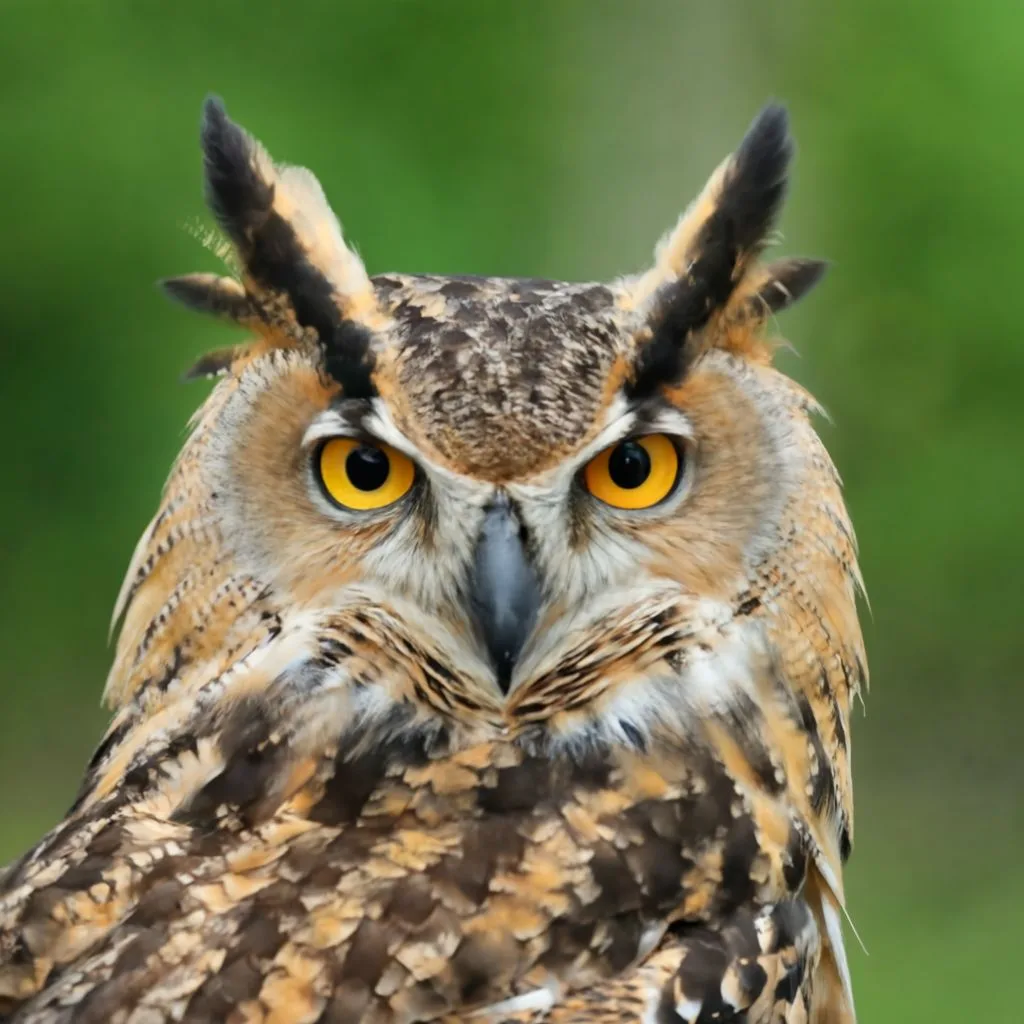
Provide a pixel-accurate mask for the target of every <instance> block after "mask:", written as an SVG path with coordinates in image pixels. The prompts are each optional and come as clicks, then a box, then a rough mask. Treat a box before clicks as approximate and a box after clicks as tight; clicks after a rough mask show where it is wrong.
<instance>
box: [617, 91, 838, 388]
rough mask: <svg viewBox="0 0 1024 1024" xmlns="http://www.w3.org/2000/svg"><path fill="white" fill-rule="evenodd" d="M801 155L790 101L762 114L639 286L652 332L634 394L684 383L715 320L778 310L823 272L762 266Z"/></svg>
mask: <svg viewBox="0 0 1024 1024" xmlns="http://www.w3.org/2000/svg"><path fill="white" fill-rule="evenodd" d="M792 156H793V142H792V139H791V137H790V134H789V120H788V116H787V114H786V111H785V109H784V108H783V107H781V106H778V105H776V104H772V105H769V106H768V107H766V108H765V109H764V110H762V111H761V113H760V114H759V115H758V116H757V118H755V120H754V122H753V124H752V125H751V126H750V129H749V130H748V131H747V134H746V135H745V136H744V138H743V141H742V142H741V143H740V145H739V148H738V149H737V150H736V152H735V153H733V155H732V156H731V157H729V158H728V159H727V160H725V161H724V162H723V163H722V164H721V165H720V166H719V167H718V169H717V170H716V171H715V173H714V174H713V175H712V176H711V179H710V180H709V181H708V183H707V185H706V186H705V187H704V190H703V192H701V194H700V196H699V197H698V198H697V200H696V201H695V202H694V203H693V204H692V205H691V206H690V208H689V209H688V210H687V211H686V213H684V214H683V216H682V217H681V218H680V220H679V222H678V224H676V226H675V228H674V229H673V230H672V231H671V232H670V233H669V234H668V235H667V236H666V237H665V238H664V239H663V240H662V242H661V243H660V244H659V246H658V250H657V253H656V257H655V264H654V266H653V267H652V268H651V269H650V270H649V271H647V273H645V274H643V275H642V276H641V277H639V278H638V279H636V280H635V281H634V282H633V283H632V286H631V287H630V288H629V301H630V303H631V305H632V306H633V307H634V308H636V309H637V310H638V311H639V312H640V314H641V316H642V317H643V318H644V320H645V322H646V324H647V325H648V328H649V337H648V338H647V340H645V341H644V342H642V343H641V344H640V346H639V348H638V350H637V356H636V362H635V365H634V372H633V377H632V383H631V386H630V390H631V392H632V393H633V394H645V393H648V392H650V391H652V390H653V389H654V388H656V387H657V386H658V385H660V384H671V383H677V382H678V381H679V380H680V379H681V378H682V376H683V374H685V372H686V369H687V367H688V366H689V365H690V363H691V362H692V360H693V358H694V357H695V356H696V355H697V354H698V353H699V352H700V351H702V350H703V348H704V347H706V346H708V345H711V344H714V339H713V338H711V337H709V336H708V335H709V334H712V333H713V330H712V327H713V324H714V323H715V322H717V321H720V320H732V319H734V317H735V316H736V315H738V314H740V312H741V306H742V312H743V314H744V315H746V314H750V313H752V312H754V311H755V310H756V311H757V313H758V314H759V315H761V316H763V315H765V314H766V313H768V312H772V311H778V310H780V309H782V308H784V307H785V306H787V305H789V304H790V303H791V302H793V301H795V298H797V297H799V295H800V294H802V293H803V292H805V291H807V290H808V289H809V288H810V287H811V286H812V285H813V283H814V282H815V281H816V280H817V279H818V278H819V277H820V276H821V271H822V269H823V267H822V265H820V264H817V263H814V262H812V261H788V262H787V263H785V264H778V265H777V268H776V271H777V272H776V274H775V276H774V277H772V276H770V275H769V276H764V275H760V276H757V277H756V286H755V287H752V285H754V283H755V275H757V274H758V272H757V271H756V270H755V269H754V265H755V263H756V260H757V257H758V256H759V255H760V253H761V251H762V250H763V249H764V247H765V245H766V244H767V242H768V236H769V233H770V231H771V230H772V228H773V227H774V224H775V220H776V217H777V216H778V213H779V210H780V208H781V206H782V202H783V199H784V198H785V194H786V184H787V171H788V168H789V164H790V161H791V159H792Z"/></svg>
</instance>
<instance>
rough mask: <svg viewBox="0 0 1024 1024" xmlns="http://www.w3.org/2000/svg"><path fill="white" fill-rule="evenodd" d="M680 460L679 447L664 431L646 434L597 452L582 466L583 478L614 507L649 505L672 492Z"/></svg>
mask: <svg viewBox="0 0 1024 1024" xmlns="http://www.w3.org/2000/svg"><path fill="white" fill-rule="evenodd" d="M679 464H680V459H679V449H678V448H677V447H676V446H675V445H674V444H673V443H672V442H671V441H670V440H669V439H668V438H667V437H666V436H665V435H664V434H645V435H644V436H642V437H631V438H629V439H628V440H626V441H620V442H619V443H618V444H614V445H612V446H611V448H605V450H604V451H603V452H601V454H600V455H596V456H594V458H592V459H591V460H590V462H588V463H587V466H586V469H584V470H583V482H584V484H586V488H587V490H588V491H590V493H591V494H592V495H593V496H594V497H595V498H599V499H600V500H601V501H603V502H604V503H605V504H606V505H611V506H612V507H613V508H627V509H640V508H650V507H651V506H652V505H657V504H658V502H659V501H661V500H662V499H663V498H665V497H667V496H668V495H669V494H670V493H671V491H672V488H673V487H674V486H675V483H676V480H677V479H678V478H679Z"/></svg>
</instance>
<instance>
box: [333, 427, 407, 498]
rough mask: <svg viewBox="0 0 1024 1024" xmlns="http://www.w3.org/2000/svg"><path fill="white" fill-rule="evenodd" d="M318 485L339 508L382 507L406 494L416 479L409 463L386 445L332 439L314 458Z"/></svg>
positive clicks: (339, 438) (342, 438)
mask: <svg viewBox="0 0 1024 1024" xmlns="http://www.w3.org/2000/svg"><path fill="white" fill-rule="evenodd" d="M317 468H318V471H319V474H320V482H321V484H323V488H324V490H325V491H326V492H327V495H328V497H330V498H331V499H332V500H333V501H335V502H337V503H338V504H339V505H341V506H342V507H343V508H349V509H355V510H356V511H359V512H365V511H368V510H369V509H375V508H384V506H385V505H391V504H393V503H394V502H396V501H398V499H399V498H401V497H402V496H403V495H405V494H408V492H409V488H410V487H412V485H413V481H414V479H415V478H416V469H415V467H414V466H413V464H412V460H411V459H410V458H409V457H408V456H406V455H403V454H402V453H401V452H399V451H396V450H395V449H394V448H392V447H390V445H386V444H366V443H364V442H362V441H357V440H356V439H355V438H352V437H333V438H331V439H330V440H329V441H327V442H325V443H324V445H323V446H322V447H321V448H320V453H319V455H318V456H317Z"/></svg>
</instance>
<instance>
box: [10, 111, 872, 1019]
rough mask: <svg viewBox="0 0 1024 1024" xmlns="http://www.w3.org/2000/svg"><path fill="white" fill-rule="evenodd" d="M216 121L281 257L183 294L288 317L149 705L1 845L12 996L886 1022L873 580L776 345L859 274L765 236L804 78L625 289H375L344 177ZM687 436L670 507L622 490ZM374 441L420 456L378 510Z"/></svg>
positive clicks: (251, 356) (161, 637)
mask: <svg viewBox="0 0 1024 1024" xmlns="http://www.w3.org/2000/svg"><path fill="white" fill-rule="evenodd" d="M202 136H203V149H204V154H205V167H206V175H207V183H208V200H209V202H210V204H211V207H212V209H213V210H214V212H215V214H216V216H217V218H218V221H219V223H220V226H221V228H222V229H223V231H224V233H225V234H226V235H227V237H228V238H229V239H230V240H231V242H232V244H233V246H234V247H235V250H236V254H237V261H238V265H239V268H240V275H241V279H240V280H237V281H236V280H234V279H231V278H218V277H216V276H214V275H206V274H204V275H192V276H190V277H187V278H177V279H174V280H172V281H169V282H167V287H168V290H169V291H170V293H171V294H172V295H174V296H175V297H176V298H178V299H180V300H181V301H183V302H184V303H185V304H186V305H188V306H191V307H193V308H196V309H199V310H202V311H205V312H212V313H215V314H217V315H219V316H222V317H224V318H226V319H228V320H231V321H234V322H236V323H239V324H242V325H244V326H245V327H247V328H248V329H249V330H250V332H252V334H253V335H254V339H253V340H252V341H251V342H247V343H245V344H242V345H236V346H234V347H232V348H229V349H225V350H223V351H222V352H219V353H214V354H213V355H211V356H208V357H205V358H204V359H203V360H201V361H200V363H199V364H198V366H197V370H196V372H197V373H199V374H203V375H206V374H217V375H219V376H220V378H221V379H220V380H219V382H218V383H217V385H216V387H215V388H214V390H213V393H212V394H211V396H210V397H209V399H208V400H207V402H206V403H205V404H204V405H203V407H202V408H201V409H200V410H199V412H198V413H197V415H196V417H195V420H194V423H193V429H192V432H191V435H190V437H189V440H188V441H187V443H186V445H185V447H184V450H183V451H182V453H181V455H180V457H179V459H178V461H177V463H176V465H175V467H174V469H173V471H172V473H171V476H170V479H169V481H168V483H167V486H166V489H165V491H164V495H163V499H162V501H161V504H160V508H159V511H158V513H157V515H156V517H155V518H154V520H153V521H152V523H151V524H150V526H149V527H148V529H147V530H146V532H145V533H144V535H143V537H142V539H141V541H140V542H139V545H138V547H137V549H136V552H135V555H134V557H133V559H132V562H131V565H130V567H129V570H128V573H127V576H126V579H125V584H124V587H123V589H122V593H121V595H120V597H119V600H118V602H117V609H116V612H115V621H116V622H119V623H120V635H119V642H118V647H117V653H116V657H115V661H114V665H113V667H112V669H111V673H110V677H109V680H108V682H107V689H106V697H107V700H108V701H109V703H110V705H111V706H112V708H113V711H114V717H113V721H112V723H111V725H110V728H109V730H108V732H107V734H106V736H105V738H104V739H103V741H102V743H101V744H100V746H99V748H98V749H97V751H96V753H95V755H94V757H93V759H92V761H91V762H90V764H89V766H88V768H87V770H86V773H85V778H84V780H83V782H82V786H81V789H80V792H79V794H78V797H77V799H76V801H75V804H74V806H73V807H72V808H71V810H70V811H69V813H68V815H67V817H66V819H65V820H64V821H63V822H62V823H61V824H60V825H59V826H58V827H57V828H56V829H54V830H53V831H52V832H51V833H50V834H49V835H48V836H47V837H46V838H44V839H43V840H42V841H41V842H40V843H39V844H38V845H37V846H36V847H35V848H34V849H33V850H32V851H31V852H29V853H28V854H27V855H26V856H25V857H23V858H22V859H21V860H20V861H18V862H17V863H15V864H14V865H12V866H11V867H10V868H8V869H7V871H6V872H5V873H4V874H3V875H2V876H0V1018H2V1019H4V1020H11V1021H18V1022H25V1024H27V1022H30V1021H31V1022H39V1024H44V1022H45V1024H49V1022H56V1021H66V1020H67V1021H70V1020H75V1021H96V1022H100V1021H102V1022H122V1021H123V1022H132V1024H150V1022H158V1021H160V1022H162V1021H171V1020H175V1021H179V1020H187V1021H224V1020H227V1021H262V1022H268V1024H269V1022H279V1024H284V1022H313V1021H321V1022H333V1024H342V1022H353V1024H354V1022H356V1021H367V1022H371V1024H385V1022H388V1024H390V1022H413V1021H427V1020H440V1021H455V1020H464V1019H467V1018H470V1017H472V1018H473V1019H478V1020H481V1021H486V1022H492V1024H497V1022H500V1021H508V1022H512V1021H518V1022H530V1024H541V1022H544V1024H555V1022H557V1024H568V1022H570V1021H574V1022H583V1021H586V1022H592V1024H593V1022H602V1021H609V1022H610V1021H616V1022H629V1021H634V1022H636V1024H640V1022H641V1021H643V1022H650V1021H659V1022H670V1021H678V1020H683V1021H690V1022H694V1021H700V1022H702V1024H705V1022H710V1021H727V1020H737V1021H738V1020H742V1021H748V1022H751V1024H753V1022H769V1021H787V1022H803V1021H817V1022H824V1021H830V1022H831V1021H843V1020H852V1018H853V1006H852V996H851V993H850V985H849V978H848V973H847V969H846V957H845V954H844V951H843V941H842V934H841V921H840V917H841V913H842V909H841V908H842V903H843V893H842V865H843V862H844V861H845V860H846V858H847V856H848V855H849V852H850V846H851V836H852V824H853V809H852V795H851V780H850V753H849V750H850V740H849V718H850V711H851V702H852V700H853V698H854V696H855V695H856V694H857V693H858V692H859V691H860V689H861V688H862V686H863V685H864V683H865V663H864V656H863V650H862V641H861V635H860V629H859V626H858V620H857V612H856V596H857V590H858V588H859V584H860V581H859V575H858V570H857V564H856V552H855V544H854V538H853V532H852V529H851V527H850V524H849V521H848V518H847V515H846V511H845V509H844V506H843V502H842V498H841V495H840V487H839V480H838V477H837V474H836V472H835V470H834V468H833V466H832V463H831V461H830V459H829V457H828V455H827V453H826V451H825V449H824V447H823V446H822V444H821V442H820V441H819V439H818V437H817V435H816V434H815V432H814V430H813V428H812V426H811V423H810V416H811V414H812V413H814V412H815V409H816V407H815V404H814V402H813V400H812V399H811V398H810V397H809V396H808V395H807V394H806V393H805V392H804V391H803V390H802V389H801V388H800V387H798V386H797V385H796V384H794V383H793V382H791V381H790V380H788V379H787V378H786V377H784V376H783V375H781V374H780V373H779V372H778V371H776V370H775V369H773V368H772V366H771V352H772V346H771V344H770V343H769V342H768V341H766V340H764V339H763V337H762V332H763V328H764V325H765V321H766V319H767V318H768V316H769V315H770V314H772V313H776V312H779V311H781V310H782V309H784V308H785V307H786V306H787V305H789V304H790V303H791V302H793V301H795V300H796V299H797V298H799V297H800V295H801V294H802V293H803V292H804V291H806V290H807V289H809V288H810V287H811V286H812V285H813V284H814V283H815V281H816V280H817V278H818V277H819V276H820V273H821V264H819V263H816V262H812V261H802V260H789V261H784V262H782V263H777V264H768V265H765V264H762V263H759V262H758V257H759V255H760V251H761V249H762V247H763V245H764V241H765V236H766V234H767V233H768V232H769V230H770V229H771V227H772V224H773V222H774V218H775V216H776V214H777V211H778V208H779V205H780V203H781V200H782V196H783V192H784V186H785V175H786V167H787V164H788V161H789V158H790V151H791V145H790V142H789V136H788V132H787V127H786V120H785V115H784V114H783V112H782V111H781V109H779V108H774V107H772V108H768V109H767V110H766V111H765V112H764V113H762V114H761V115H760V117H759V118H758V120H757V121H756V122H755V124H754V125H753V126H752V128H751V130H750V132H749V133H748V135H747V136H746V138H745V139H744V141H743V143H742V145H741V146H740V148H739V149H738V150H737V152H736V154H735V155H734V156H733V157H732V158H730V159H729V160H727V161H726V162H725V163H723V165H722V166H721V167H720V168H719V170H718V171H716V173H715V175H714V176H713V177H712V179H711V181H710V182H709V184H708V186H707V188H706V189H705V191H704V192H703V193H702V195H701V196H700V197H699V198H698V200H697V201H696V202H695V203H694V204H693V205H692V206H691V208H690V209H689V210H688V211H687V212H686V214H684V216H683V218H682V219H681V220H680V222H679V224H678V225H677V226H676V228H675V229H674V230H673V231H672V232H671V233H670V234H669V235H668V236H666V238H665V240H664V241H663V242H662V243H661V245H660V247H659V249H658V252H657V255H656V260H655V264H654V266H653V267H652V268H651V269H650V270H648V271H647V272H646V273H644V274H641V275H636V276H632V277H626V278H622V279H620V280H617V281H615V282H612V283H610V284H606V285H605V284H565V283H560V282H551V281H539V280H525V279H524V280H507V279H493V278H470V277H435V276H404V275H397V274H389V275H384V276H378V277H375V278H371V277H369V276H368V275H367V273H366V271H365V270H364V269H363V266H362V264H361V263H360V262H359V260H358V258H357V257H356V256H355V255H354V254H353V253H352V252H351V251H350V250H349V249H348V248H347V247H346V245H345V243H344V241H343V239H342V235H341V231H340V228H339V226H338V223H337V221H336V220H335V219H334V216H333V214H332V213H331V211H330V209H329V207H328V206H327V203H326V200H325V199H324V196H323V193H322V192H321V190H320V187H319V185H318V184H317V182H316V179H315V178H313V176H312V175H311V174H310V173H309V172H308V171H305V170H302V169H299V168H283V167H276V166H275V165H274V164H273V163H272V162H271V161H270V159H269V157H267V155H266V153H265V152H264V151H263V150H262V149H261V148H260V147H259V146H258V144H256V143H255V142H254V141H253V140H251V139H250V138H249V137H248V136H247V135H245V134H244V133H243V132H242V131H241V130H240V129H239V128H237V126H235V125H234V124H233V123H232V122H231V121H230V120H228V118H227V116H226V114H225V113H224V111H223V109H222V108H221V107H220V106H219V105H218V104H216V103H215V102H211V103H209V104H208V105H207V108H206V111H205V115H204V121H203V133H202ZM650 435H659V436H664V437H668V438H670V439H671V441H672V445H671V448H672V450H675V451H676V452H677V458H678V460H679V461H680V464H681V467H682V468H681V469H680V470H679V471H678V472H677V474H676V477H675V480H674V483H673V485H672V487H671V489H670V490H668V491H667V493H666V494H665V495H664V496H663V497H662V498H661V499H660V500H658V501H657V502H655V503H653V504H651V506H650V507H645V508H637V509H624V508H620V507H615V506H614V505H612V504H609V503H608V502H606V501H604V500H601V499H599V498H598V497H597V496H596V495H597V492H596V491H594V490H593V489H592V488H591V489H590V490H588V487H590V485H589V483H588V481H589V479H590V478H589V477H588V476H586V475H585V473H584V469H585V467H589V465H590V464H591V460H594V459H595V458H596V457H598V456H599V455H600V454H601V453H602V452H606V451H607V450H608V449H609V448H610V447H613V446H614V449H613V450H614V451H618V450H619V449H620V447H621V446H623V445H627V444H628V439H631V438H646V437H648V436H650ZM337 439H342V440H344V439H354V443H357V444H358V445H361V446H363V447H361V448H360V449H359V450H360V451H361V452H364V449H365V450H366V451H369V452H370V453H371V455H372V454H373V453H377V455H375V456H373V457H375V458H379V457H380V456H379V453H380V451H391V452H393V453H395V454H394V455H393V456H392V458H393V459H394V460H398V459H405V458H408V459H411V460H412V462H413V463H414V464H415V477H414V483H412V485H411V486H410V487H409V488H408V490H407V492H405V493H403V494H402V495H401V497H400V498H399V499H397V500H395V501H393V502H392V503H390V504H388V505H386V506H385V507H380V508H374V509H372V510H367V511H358V510H357V509H356V508H355V507H350V506H347V505H345V504H344V503H343V502H339V501H338V500H337V498H336V496H335V495H334V493H333V492H331V491H330V488H329V487H328V485H327V484H326V483H325V478H324V477H323V476H322V470H321V469H318V468H317V467H318V466H319V465H321V464H320V463H318V461H317V460H318V458H322V452H323V451H324V450H325V447H324V446H325V445H327V444H329V443H330V442H331V441H332V440H337ZM622 451H626V448H622ZM629 451H630V452H632V454H631V455H629V458H633V459H634V460H635V459H637V458H639V459H641V461H642V459H643V458H648V459H649V456H644V455H643V453H642V452H641V453H639V454H638V449H637V448H636V447H635V445H634V447H633V448H632V449H629ZM645 451H646V449H645ZM364 454H365V452H364ZM366 458H367V459H369V458H370V456H369V455H367V456H366ZM623 458H624V459H625V458H626V457H625V456H623ZM348 465H349V463H348V462H346V463H345V466H346V467H348ZM623 465H625V462H623ZM633 465H636V463H635V462H634V463H633ZM366 467H370V469H372V462H371V461H367V462H366V463H365V465H364V466H363V471H364V472H370V469H367V468H366ZM345 472H348V469H347V468H346V470H345ZM318 473H319V474H321V475H320V476H318ZM410 479H412V478H410ZM622 479H626V477H622ZM616 486H619V485H618V484H616ZM622 486H628V487H635V486H640V485H637V484H634V483H633V481H632V480H631V479H627V483H626V485H622ZM367 493H369V489H367Z"/></svg>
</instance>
